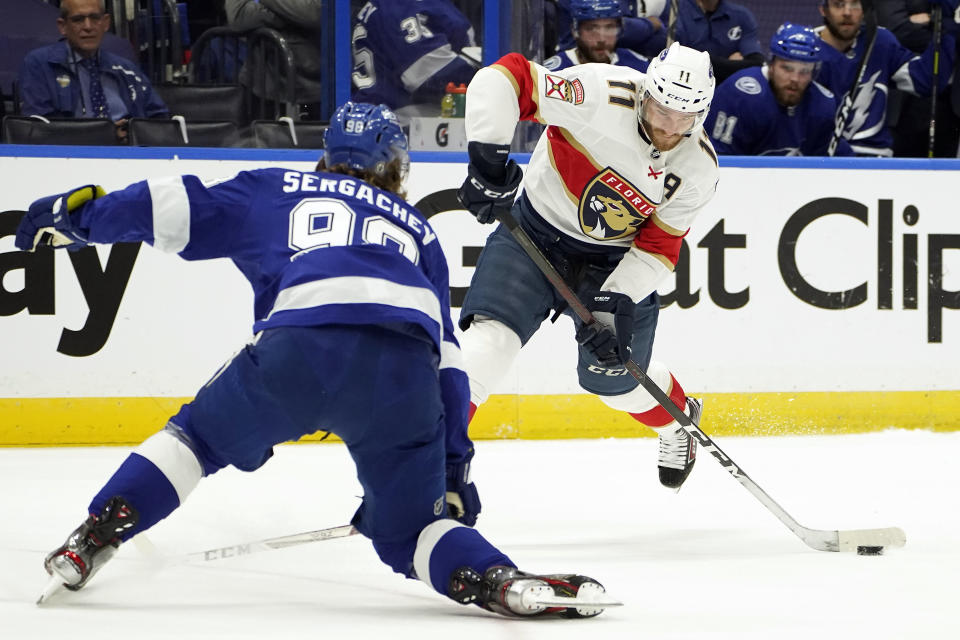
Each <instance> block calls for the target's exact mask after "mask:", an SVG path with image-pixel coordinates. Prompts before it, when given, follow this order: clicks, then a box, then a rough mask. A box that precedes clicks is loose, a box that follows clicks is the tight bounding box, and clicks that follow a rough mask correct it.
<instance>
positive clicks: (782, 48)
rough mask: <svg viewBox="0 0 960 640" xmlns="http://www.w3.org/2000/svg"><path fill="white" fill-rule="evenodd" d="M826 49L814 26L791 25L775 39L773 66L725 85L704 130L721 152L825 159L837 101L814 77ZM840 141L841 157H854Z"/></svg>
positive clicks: (754, 69) (735, 77) (748, 71)
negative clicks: (821, 55) (821, 54)
mask: <svg viewBox="0 0 960 640" xmlns="http://www.w3.org/2000/svg"><path fill="white" fill-rule="evenodd" d="M824 46H826V45H824V44H823V42H822V41H821V40H820V38H819V37H818V36H817V34H816V33H814V32H813V30H812V29H811V28H809V27H804V26H802V25H795V24H791V23H789V22H788V23H786V24H783V25H781V26H780V28H779V29H777V32H776V33H775V34H774V35H773V37H772V38H771V39H770V56H771V57H770V64H769V65H766V66H764V67H751V68H749V69H744V70H742V71H738V72H737V73H735V74H733V75H732V76H730V77H729V78H727V79H726V80H724V81H723V82H722V83H721V84H720V86H719V87H717V91H716V93H715V94H714V98H713V108H712V109H710V114H709V115H708V116H707V121H706V125H705V128H706V130H707V133H708V134H709V135H710V139H711V140H712V141H713V148H714V149H716V150H717V153H720V154H726V155H744V156H754V155H755V156H765V155H770V156H824V155H827V147H828V145H829V144H830V138H831V136H832V135H833V122H834V115H835V113H836V110H837V101H836V98H835V96H834V95H833V93H831V92H830V91H829V90H828V89H826V88H825V87H823V86H821V85H820V84H818V83H817V82H816V81H815V80H814V78H815V76H816V72H817V68H818V67H819V65H820V51H821V49H822V48H823V47H824ZM852 153H853V152H852V151H851V150H850V146H849V145H848V144H846V141H845V140H841V143H840V145H839V146H838V148H837V152H836V154H837V155H852Z"/></svg>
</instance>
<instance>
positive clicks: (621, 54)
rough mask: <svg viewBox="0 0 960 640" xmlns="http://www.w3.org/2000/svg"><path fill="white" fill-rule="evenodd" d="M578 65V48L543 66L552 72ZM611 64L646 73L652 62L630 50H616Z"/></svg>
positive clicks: (611, 56)
mask: <svg viewBox="0 0 960 640" xmlns="http://www.w3.org/2000/svg"><path fill="white" fill-rule="evenodd" d="M577 64H580V59H579V58H577V49H576V48H573V49H567V50H566V51H562V52H560V53H558V54H557V55H555V56H553V57H550V58H547V59H546V60H544V62H543V66H544V67H546V68H547V69H549V70H550V71H558V70H560V69H566V68H568V67H572V66H574V65H577ZM610 64H618V65H620V66H622V67H630V68H631V69H636V70H637V71H643V72H644V73H646V71H647V67H648V66H650V60H649V59H647V58H645V57H644V56H642V55H640V54H639V53H637V52H636V51H631V50H630V49H615V50H614V51H613V53H612V54H611V55H610Z"/></svg>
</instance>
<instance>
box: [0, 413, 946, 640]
mask: <svg viewBox="0 0 960 640" xmlns="http://www.w3.org/2000/svg"><path fill="white" fill-rule="evenodd" d="M718 444H719V445H720V446H721V447H722V448H723V449H724V450H725V451H726V452H727V453H728V454H729V455H730V456H731V457H732V458H733V459H734V460H735V461H736V462H737V463H738V464H739V465H740V466H741V467H743V469H744V470H745V471H746V472H747V473H748V474H749V475H750V476H751V477H752V478H753V479H754V480H755V481H756V482H757V483H758V484H759V485H760V486H761V487H763V488H764V489H765V490H766V491H767V492H768V493H769V494H770V495H771V496H772V497H773V498H774V499H775V500H777V501H778V502H779V503H780V504H781V505H782V506H783V507H784V508H785V509H786V510H787V511H788V512H789V513H790V514H791V515H793V516H794V517H795V518H796V519H797V520H798V521H799V522H800V523H801V524H804V525H806V526H808V527H812V528H818V529H858V528H873V527H886V526H898V527H901V528H903V529H904V530H905V531H906V534H907V545H906V547H904V548H903V549H899V550H895V551H890V552H889V553H887V554H886V555H884V556H879V557H864V556H857V555H855V554H849V553H825V552H818V551H814V550H812V549H809V548H808V547H806V546H805V545H804V544H803V543H801V542H800V541H799V540H798V539H797V538H796V537H795V536H794V535H793V534H792V533H791V532H790V531H789V530H788V529H787V528H786V527H784V526H783V525H782V524H781V523H780V522H779V521H778V520H777V519H776V518H774V516H773V515H772V514H770V513H769V512H768V511H767V510H766V509H765V508H764V507H763V506H762V505H761V504H760V503H759V502H758V501H757V500H756V499H755V498H754V497H753V496H752V495H750V494H749V493H748V492H747V491H746V490H745V489H744V488H743V487H742V486H740V484H739V483H737V482H736V480H734V479H733V478H732V477H730V475H729V474H728V473H727V472H726V471H724V470H723V469H722V468H721V467H720V465H719V464H717V463H716V461H715V460H714V459H713V458H712V457H711V456H710V455H709V454H707V453H705V452H702V451H701V456H700V459H699V461H698V463H697V467H696V469H695V470H694V473H693V475H692V476H691V477H690V479H689V480H688V481H687V484H686V485H685V486H684V488H683V490H682V491H680V492H679V493H677V494H675V493H672V492H670V491H668V490H666V489H663V488H662V487H660V485H659V483H658V482H657V479H656V462H655V458H656V441H655V440H654V439H649V438H644V439H635V440H634V439H626V440H566V441H547V442H534V441H481V442H478V443H477V457H476V460H475V480H476V482H477V485H478V487H479V489H480V492H481V496H482V499H483V503H484V510H483V514H482V516H481V519H480V523H479V528H480V530H481V531H483V532H484V534H485V535H486V536H487V537H488V538H489V539H490V540H491V541H493V542H494V543H495V544H497V545H498V546H499V547H500V548H501V549H503V550H504V551H505V552H506V553H507V554H508V555H510V556H511V557H512V559H513V560H514V561H515V562H516V563H517V564H518V565H519V566H520V567H521V568H523V569H525V570H528V571H534V572H580V573H585V574H587V575H590V576H593V577H595V578H597V579H598V580H600V581H601V582H603V583H604V584H605V585H606V586H607V589H608V591H609V592H610V593H611V595H614V596H616V597H617V598H619V599H621V600H622V601H623V602H624V603H625V606H623V607H620V608H617V609H610V610H608V611H606V612H605V613H604V614H602V615H601V616H599V617H597V618H593V619H589V620H547V619H533V620H513V619H506V618H502V617H499V616H496V615H494V614H490V613H487V612H485V611H482V610H480V609H478V608H476V607H465V606H460V605H457V604H454V603H453V602H451V601H449V600H446V599H445V598H442V597H441V596H439V595H438V594H436V593H434V592H432V591H431V590H430V589H428V588H427V587H426V586H425V585H424V584H422V583H419V582H416V581H412V580H404V579H403V578H401V577H400V576H398V575H395V574H393V573H391V572H390V570H389V569H388V568H386V567H385V566H383V565H381V564H380V563H379V560H378V559H377V557H376V555H375V554H374V552H373V549H372V547H371V546H370V544H369V542H368V541H367V540H366V539H364V538H361V537H360V536H353V537H350V538H344V539H338V540H327V541H322V542H316V543H311V544H306V545H302V546H298V547H294V548H290V549H284V550H277V551H268V552H264V553H259V554H252V555H248V556H244V557H238V558H231V559H225V560H219V561H215V562H201V563H194V564H184V563H179V564H178V563H176V562H175V561H173V558H174V557H175V556H176V555H177V554H178V553H186V552H191V551H200V550H204V549H208V548H212V547H217V546H226V545H233V544H236V543H240V542H245V541H250V540H258V539H261V538H268V537H273V536H280V535H286V534H292V533H299V532H301V531H308V530H312V529H319V528H325V527H331V526H335V525H340V524H346V523H347V522H349V520H350V517H351V515H352V514H353V510H354V509H355V508H356V505H357V504H358V499H357V497H356V496H357V494H358V492H359V486H358V484H357V483H356V480H355V476H354V470H353V465H352V462H351V461H350V459H349V456H348V455H347V453H346V450H345V449H344V448H343V447H342V445H335V444H334V445H328V444H319V445H299V446H295V445H285V446H282V447H279V448H278V449H277V452H276V455H275V457H274V459H273V460H271V461H270V462H268V463H267V465H266V466H264V467H263V468H262V469H261V470H260V471H258V472H256V473H253V474H244V473H241V472H238V471H235V470H232V469H228V470H224V471H222V472H220V473H219V474H217V475H215V476H213V477H210V478H207V479H206V480H204V481H203V482H202V483H201V485H200V486H199V487H198V489H197V490H196V491H195V492H194V493H193V495H191V497H190V499H189V500H188V501H187V503H186V504H185V505H184V506H183V507H181V509H180V510H178V511H177V512H175V513H174V514H173V515H172V516H171V517H170V518H168V519H167V520H166V521H163V522H161V523H160V524H158V525H157V526H156V527H154V528H153V529H151V530H150V531H149V532H148V534H147V536H148V537H149V540H150V541H151V542H152V543H153V545H154V546H155V547H156V548H157V549H158V550H159V551H160V553H161V554H163V558H164V559H165V560H164V562H162V563H161V561H160V560H158V558H156V557H153V558H151V557H149V556H147V555H145V554H144V553H142V552H141V550H140V549H139V548H138V547H137V546H135V545H134V544H126V545H124V546H123V547H121V549H120V551H119V552H118V554H117V556H116V557H115V558H114V560H113V561H112V562H111V563H110V564H109V565H107V566H106V568H105V569H104V570H103V571H101V572H100V573H99V574H98V575H97V576H96V577H95V578H94V579H93V580H92V581H91V582H90V584H89V585H88V586H87V587H86V588H85V589H84V590H82V591H80V592H76V593H73V592H65V593H61V594H59V595H58V596H56V597H55V599H53V600H51V601H50V603H49V604H48V605H46V606H45V607H42V608H41V607H37V606H35V605H34V601H35V600H36V598H37V595H38V594H39V592H40V591H41V589H42V588H43V586H44V585H45V584H46V574H45V573H44V571H43V569H42V566H41V563H42V560H43V556H44V554H45V553H46V552H47V551H49V550H51V549H53V548H55V547H56V546H58V545H59V544H60V543H61V542H62V541H63V539H64V538H65V537H66V535H67V534H68V533H69V532H70V531H71V530H72V529H73V528H74V527H75V526H77V525H78V524H79V523H80V521H81V520H82V519H83V518H84V515H85V514H84V510H85V508H86V505H87V502H88V500H89V499H90V497H91V496H92V495H93V494H94V493H95V492H96V490H97V489H99V487H100V486H101V484H102V483H103V482H104V481H105V480H106V479H107V477H108V476H109V475H110V474H111V473H112V472H113V470H114V468H115V467H116V466H117V465H119V463H120V462H121V461H122V460H123V458H124V457H125V456H126V454H127V452H128V449H124V448H83V449H80V448H60V449H0V486H2V487H3V489H2V494H0V495H2V498H0V506H2V514H3V525H2V526H0V558H2V567H3V570H2V571H0V637H2V638H11V639H13V638H58V639H59V638H74V639H84V638H92V639H94V638H95V639H101V638H136V639H138V640H150V639H154V638H164V639H168V638H178V639H193V638H237V639H239V638H251V639H256V640H263V639H264V638H321V639H327V640H335V639H336V640H339V639H345V638H374V637H377V638H402V639H408V638H409V639H416V640H423V639H432V638H440V639H443V640H467V639H473V638H476V639H480V638H483V639H484V640H493V639H499V638H510V639H521V640H522V639H525V638H544V639H548V640H561V639H564V638H576V639H577V640H596V639H599V638H617V639H619V638H656V639H674V638H710V639H714V638H763V639H765V640H767V639H777V640H779V639H784V638H802V639H804V640H809V639H812V638H816V639H818V640H831V639H834V638H837V639H840V638H843V639H844V640H849V639H860V638H868V639H870V640H876V639H880V638H891V639H892V638H896V639H906V638H924V639H925V640H931V639H940V638H943V639H956V638H960V616H958V615H957V613H958V612H957V607H958V603H960V600H958V596H960V587H958V585H960V544H958V542H957V539H958V532H960V499H958V497H957V493H958V490H960V465H958V464H957V462H956V461H957V460H958V459H960V433H930V432H908V431H902V430H891V431H887V432H884V433H876V434H868V435H855V436H824V437H818V436H801V437H768V438H725V439H722V440H719V441H718Z"/></svg>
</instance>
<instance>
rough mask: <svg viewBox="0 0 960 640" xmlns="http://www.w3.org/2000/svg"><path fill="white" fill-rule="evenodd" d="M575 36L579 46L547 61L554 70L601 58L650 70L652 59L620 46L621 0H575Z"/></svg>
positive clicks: (602, 60) (571, 3) (603, 60)
mask: <svg viewBox="0 0 960 640" xmlns="http://www.w3.org/2000/svg"><path fill="white" fill-rule="evenodd" d="M570 11H571V12H572V14H573V28H572V29H573V37H574V42H575V43H576V46H574V47H573V48H571V49H567V50H566V51H561V52H560V53H558V54H557V55H555V56H553V57H551V58H548V59H547V60H545V61H544V63H543V66H544V67H546V68H547V69H549V70H551V71H557V70H559V69H566V68H567V67H572V66H573V65H576V64H585V63H587V62H600V63H608V64H618V65H621V66H624V67H631V68H633V69H636V70H637V71H646V70H647V66H648V65H649V64H650V61H649V60H648V59H647V58H646V57H644V56H642V55H640V54H639V53H637V52H636V51H632V50H630V49H624V48H623V47H617V37H618V36H619V35H620V32H621V30H622V28H623V11H622V9H621V8H620V3H619V1H618V0H571V1H570Z"/></svg>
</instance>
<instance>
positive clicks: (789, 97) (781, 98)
mask: <svg viewBox="0 0 960 640" xmlns="http://www.w3.org/2000/svg"><path fill="white" fill-rule="evenodd" d="M787 87H789V88H790V89H794V90H795V91H792V92H787V90H786V89H787ZM787 87H778V86H776V85H775V84H773V83H770V88H771V89H773V95H774V97H775V98H776V99H777V102H778V103H779V104H780V105H782V106H784V107H795V106H797V105H798V104H800V102H801V101H802V100H803V93H804V92H803V89H802V88H801V87H800V85H799V84H796V83H794V84H789V85H787Z"/></svg>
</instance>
